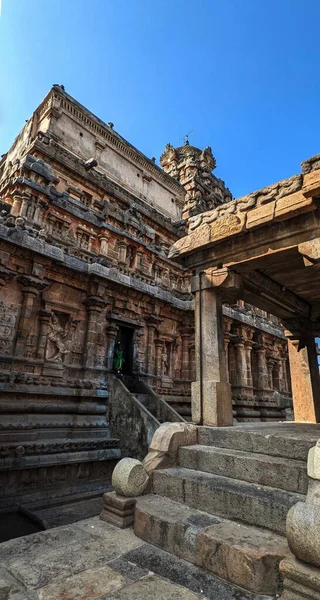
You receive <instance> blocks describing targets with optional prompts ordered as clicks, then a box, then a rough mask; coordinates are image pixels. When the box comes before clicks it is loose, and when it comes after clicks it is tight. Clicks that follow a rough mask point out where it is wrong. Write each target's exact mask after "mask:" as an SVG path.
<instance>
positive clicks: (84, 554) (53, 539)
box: [0, 517, 142, 589]
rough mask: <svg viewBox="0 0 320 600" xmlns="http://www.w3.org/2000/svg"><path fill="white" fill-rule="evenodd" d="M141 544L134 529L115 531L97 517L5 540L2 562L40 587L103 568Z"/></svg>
mask: <svg viewBox="0 0 320 600" xmlns="http://www.w3.org/2000/svg"><path fill="white" fill-rule="evenodd" d="M115 531H117V535H114V532H115ZM111 540H112V543H111ZM141 543H142V542H141V540H139V539H138V538H135V537H133V536H132V532H131V531H130V530H121V529H119V530H115V528H114V527H113V526H112V525H109V524H108V523H105V522H103V521H101V520H100V519H99V517H94V518H92V519H88V520H85V521H80V522H78V523H76V524H73V525H69V526H66V527H58V528H56V529H52V530H49V531H44V532H41V533H36V534H33V535H29V536H26V537H22V538H18V539H16V540H10V541H8V542H4V543H3V544H1V545H0V561H1V564H3V565H4V566H5V567H6V568H7V569H8V570H9V571H10V572H11V573H15V577H16V578H17V579H18V580H19V581H20V582H21V583H22V584H23V585H25V586H26V587H29V588H32V589H38V588H41V587H44V586H45V585H49V584H50V583H51V582H53V581H54V580H55V579H60V580H61V579H64V578H67V577H71V576H72V575H75V574H77V573H79V572H81V571H85V570H87V569H91V568H97V567H100V566H102V565H104V564H105V563H106V562H107V561H110V560H114V559H115V558H117V557H119V556H120V555H121V554H122V553H123V552H127V551H128V550H129V548H130V547H131V548H136V547H137V546H140V545H141Z"/></svg>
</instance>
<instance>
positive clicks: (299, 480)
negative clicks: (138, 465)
mask: <svg viewBox="0 0 320 600" xmlns="http://www.w3.org/2000/svg"><path fill="white" fill-rule="evenodd" d="M284 427H285V430H284V431H285V435H281V428H280V429H279V432H280V433H279V434H278V435H273V434H272V433H269V430H270V426H269V429H268V427H266V426H263V425H262V426H261V427H260V428H259V427H256V428H250V427H233V428H232V427H230V428H209V427H201V428H199V432H198V444H197V445H194V446H185V447H181V448H180V449H179V464H178V466H177V467H174V468H168V469H162V470H157V471H154V472H153V481H152V491H153V493H152V494H149V495H147V496H143V497H141V498H139V499H138V501H137V506H136V515H135V533H136V535H138V536H139V537H140V538H142V539H143V540H145V541H147V542H149V543H151V544H153V545H155V546H157V547H159V548H161V549H162V550H165V551H167V552H170V553H171V554H173V555H175V556H176V557H179V558H182V559H185V560H187V561H189V562H191V563H193V564H194V565H197V566H198V567H202V568H203V569H206V570H207V571H209V572H210V573H211V574H212V575H213V576H215V577H217V578H221V579H224V580H226V581H228V582H230V583H232V584H233V586H234V590H235V595H234V596H232V599H233V598H241V599H242V598H245V599H247V598H250V599H252V598H257V599H258V598H259V599H262V598H275V597H277V596H276V595H277V594H279V593H280V591H281V581H280V576H279V562H280V560H281V559H282V558H283V557H284V556H286V555H288V554H290V551H289V548H288V546H287V541H286V538H285V525H286V515H287V512H288V510H289V509H290V507H291V506H293V505H294V504H296V503H297V502H299V501H304V500H305V494H306V492H307V471H306V460H307V454H308V450H309V448H310V447H311V446H312V445H313V444H314V440H313V439H311V438H310V437H309V439H308V438H307V437H303V436H302V438H301V437H300V436H297V435H295V433H294V431H293V430H292V431H293V433H292V434H291V433H290V430H289V429H288V428H289V427H290V425H285V426H284ZM282 429H283V428H282ZM237 594H238V595H237ZM230 598H231V597H230Z"/></svg>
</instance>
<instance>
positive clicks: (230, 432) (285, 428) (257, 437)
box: [198, 423, 320, 461]
mask: <svg viewBox="0 0 320 600" xmlns="http://www.w3.org/2000/svg"><path fill="white" fill-rule="evenodd" d="M235 432H236V435H235ZM319 438H320V424H319V423H317V424H311V423H273V424H268V423H259V424H256V423H254V424H251V423H248V424H246V425H244V424H241V425H240V426H236V427H221V428H218V427H199V431H198V443H199V444H203V445H205V446H219V447H220V448H232V449H234V450H244V451H246V452H256V453H260V454H269V455H270V456H280V457H283V458H287V457H288V456H289V457H290V458H291V459H297V460H304V461H307V458H308V452H309V450H310V448H311V447H312V446H314V445H315V444H316V443H317V441H318V440H319Z"/></svg>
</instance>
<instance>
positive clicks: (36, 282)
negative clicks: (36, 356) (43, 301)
mask: <svg viewBox="0 0 320 600" xmlns="http://www.w3.org/2000/svg"><path fill="white" fill-rule="evenodd" d="M18 281H19V283H20V285H21V286H22V304H21V311H20V317H19V322H18V332H17V338H16V347H15V355H16V356H24V353H25V347H26V342H27V337H28V333H29V330H30V320H31V318H32V315H33V312H34V301H35V299H36V297H37V296H38V294H39V293H40V292H42V291H43V290H44V289H45V288H46V287H47V285H48V283H47V282H44V281H41V280H40V279H36V278H35V277H30V276H28V275H22V276H21V277H19V279H18Z"/></svg>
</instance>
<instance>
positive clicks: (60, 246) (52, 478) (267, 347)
mask: <svg viewBox="0 0 320 600" xmlns="http://www.w3.org/2000/svg"><path fill="white" fill-rule="evenodd" d="M58 96H59V97H60V96H61V98H60V100H59V102H57V97H58ZM66 102H67V101H66V95H65V94H64V92H62V91H59V90H58V89H57V88H56V87H54V89H53V90H52V92H51V93H49V95H48V96H47V98H46V100H45V102H44V103H43V104H42V105H41V106H40V107H39V108H38V109H37V111H36V112H35V113H34V115H33V117H32V118H31V119H30V121H28V123H27V125H26V126H25V128H24V129H23V131H22V132H21V134H20V135H19V136H18V138H17V139H16V141H15V143H14V144H13V146H12V148H11V149H10V151H9V152H8V154H7V155H5V156H4V157H3V158H2V160H1V162H0V194H1V199H0V315H1V319H0V391H1V395H0V412H1V419H0V481H1V483H2V486H1V490H2V492H1V494H2V495H1V497H0V506H5V505H10V504H12V502H18V503H19V502H27V501H28V502H29V501H31V500H36V501H40V500H41V499H44V498H53V499H54V498H56V497H60V496H61V497H62V496H66V495H71V494H78V495H81V494H87V493H89V492H93V491H95V490H96V491H97V490H98V491H99V490H100V489H105V488H106V485H107V484H108V482H109V473H110V472H111V470H112V467H113V465H114V461H115V460H116V459H117V458H118V457H119V444H118V441H117V440H114V439H111V438H110V432H109V428H108V410H109V407H108V404H109V392H108V373H109V372H110V371H111V370H112V364H113V354H114V347H115V343H116V340H117V339H118V337H119V335H120V334H121V332H122V334H123V335H124V332H125V333H126V335H127V338H128V339H130V340H131V341H130V344H131V347H130V351H131V352H132V356H131V358H132V361H131V362H132V364H131V367H130V368H131V372H132V373H133V374H138V375H139V376H140V377H142V378H144V379H145V381H146V382H147V383H148V384H149V385H151V386H152V387H153V388H154V390H155V391H156V392H157V393H158V394H159V395H163V396H166V397H167V398H169V397H175V398H176V399H177V398H179V397H181V398H182V399H183V402H184V403H185V400H186V398H188V397H189V396H190V383H191V381H192V380H194V379H195V345H194V317H193V298H192V295H191V293H190V273H189V272H188V271H187V270H186V269H184V268H182V267H181V266H179V265H177V264H176V263H174V262H173V261H171V260H170V259H169V258H168V250H169V248H170V246H171V245H172V244H173V243H174V242H176V241H177V240H178V239H179V238H181V237H182V236H183V235H184V234H185V231H184V229H183V225H182V228H181V222H179V219H181V216H182V215H181V210H180V208H179V206H180V204H179V202H180V201H181V197H182V196H181V193H182V194H184V192H181V190H183V188H182V187H181V185H179V184H178V183H177V182H175V181H174V180H173V179H172V176H174V177H176V176H177V174H175V171H174V167H173V162H172V161H171V159H172V160H173V158H172V156H173V151H171V148H167V149H166V153H165V154H166V155H167V158H166V160H167V162H166V167H165V170H166V171H167V173H169V174H166V173H165V172H164V171H161V170H160V169H159V168H158V167H157V168H155V167H154V166H153V164H151V163H150V161H148V159H146V157H143V155H141V153H140V152H139V151H137V150H135V149H134V148H133V147H132V146H131V145H130V144H128V145H127V147H125V143H126V142H125V140H123V138H121V140H120V141H119V140H118V141H119V144H120V146H119V152H120V151H121V152H122V154H123V156H125V155H126V152H127V153H128V155H127V159H128V160H129V158H130V160H133V161H136V162H135V163H134V164H137V165H140V167H141V168H142V167H143V173H144V176H145V177H147V175H148V177H149V183H148V185H149V186H150V185H152V181H151V180H152V177H154V181H155V185H157V189H158V190H159V193H160V195H161V189H162V188H161V186H163V190H164V191H163V197H162V201H163V202H165V199H166V198H167V195H168V190H171V192H170V193H172V194H173V199H174V198H175V201H176V208H175V213H174V214H177V219H176V220H175V222H172V220H171V218H169V216H168V214H170V213H171V214H172V211H169V210H167V211H165V210H164V211H162V210H160V209H156V208H155V207H154V206H152V203H151V200H150V202H149V203H148V194H147V193H146V194H145V195H141V194H139V193H138V192H137V193H135V194H134V193H132V191H130V190H129V187H130V186H129V187H128V185H127V184H126V181H125V173H124V174H123V178H124V182H123V185H120V184H119V181H118V179H116V178H114V177H112V176H111V174H109V175H108V174H107V169H106V166H105V163H104V164H103V168H102V167H101V168H100V165H99V144H101V143H102V142H101V139H102V138H103V137H104V133H105V135H106V138H105V139H107V138H108V140H109V137H110V140H111V141H110V140H109V141H110V144H111V142H112V144H116V143H118V142H117V134H116V133H113V132H110V131H109V129H108V128H107V126H105V127H106V129H104V125H103V124H102V122H100V121H99V127H98V124H97V122H96V121H94V119H96V117H94V118H93V116H92V115H91V113H90V114H89V113H88V111H87V112H86V109H83V107H81V105H78V103H76V101H74V110H75V111H76V113H75V119H76V121H77V124H76V125H74V131H72V132H71V133H72V135H73V136H76V135H77V136H79V137H81V135H80V134H82V136H86V135H89V133H90V135H92V131H93V129H94V125H95V126H96V127H98V129H97V132H96V145H97V151H96V159H95V162H92V161H91V162H90V160H88V159H89V157H88V156H87V155H86V154H85V152H83V153H82V154H81V152H80V150H79V152H78V150H77V147H78V146H75V148H74V152H71V151H70V150H69V149H68V147H67V146H68V144H66V143H64V140H63V139H62V137H61V139H60V138H59V136H58V135H57V132H58V129H57V127H56V123H57V120H59V119H60V118H62V115H64V114H65V113H67V114H68V115H69V116H68V118H71V117H70V115H71V114H72V110H73V104H72V102H73V101H72V99H71V100H70V97H68V102H67V104H68V106H67V105H66ZM81 111H82V112H81ZM81 115H82V116H81ZM90 115H91V116H90ZM87 120H88V122H87ZM97 121H98V120H97ZM69 125H70V124H69ZM71 133H70V131H69V134H68V135H71ZM108 136H109V137H108ZM70 139H71V138H70ZM79 143H80V142H79ZM108 143H109V142H108ZM77 152H78V154H77ZM174 152H175V155H174V156H175V157H176V158H174V161H175V163H176V168H177V170H178V174H179V177H178V179H179V181H180V182H181V184H183V185H184V187H185V189H186V190H187V195H188V193H189V194H194V197H196V194H197V193H198V192H199V193H201V194H202V196H201V202H200V200H199V202H198V200H197V201H196V203H195V204H194V206H193V208H190V203H189V201H190V198H189V200H188V197H187V200H186V205H185V206H186V211H187V212H188V213H189V214H191V212H190V211H192V210H197V206H198V208H199V207H200V208H201V206H203V203H204V204H205V206H206V207H207V208H208V207H212V203H213V205H216V203H223V202H225V201H226V200H227V199H230V197H231V196H230V193H229V191H228V190H227V189H226V188H225V187H224V185H223V182H221V180H218V179H216V178H215V177H214V176H213V175H212V173H211V170H212V168H213V167H214V159H213V157H212V154H211V152H210V150H209V149H206V150H205V151H203V152H201V151H198V150H197V149H193V148H192V147H191V146H189V147H183V149H177V150H175V151H174ZM129 155H130V156H129ZM168 157H169V158H168ZM104 160H105V159H104ZM161 160H162V163H163V161H164V160H165V159H164V158H163V157H162V159H161ZM170 161H171V162H170ZM88 163H89V164H88ZM92 164H93V165H96V166H97V168H94V166H92ZM163 164H164V163H163ZM90 165H91V166H90ZM170 165H171V166H170ZM140 167H139V168H140ZM110 168H111V167H110ZM172 169H173V170H172ZM110 173H111V171H110ZM130 173H131V171H130ZM199 178H200V179H201V182H199V181H200V180H199ZM131 187H132V186H131ZM210 190H211V191H210ZM150 198H151V196H150ZM197 198H198V196H197ZM199 198H200V197H199ZM166 201H167V200H166ZM170 201H171V200H170ZM197 203H198V204H197ZM177 207H178V208H177ZM160 208H161V207H160ZM179 211H180V212H179ZM192 214H195V213H194V212H192ZM224 310H225V318H226V330H225V336H226V338H225V344H226V346H225V347H226V350H227V351H228V355H229V358H228V368H229V369H230V381H231V383H232V384H233V388H234V410H235V416H236V418H237V419H239V420H241V419H242V420H247V419H252V418H262V419H264V418H271V419H274V418H285V406H286V403H287V404H288V403H289V400H288V398H289V397H290V389H289V377H288V375H287V358H286V344H285V341H284V339H283V334H282V330H281V328H280V327H279V325H278V324H277V323H274V322H271V321H270V317H269V316H268V315H260V316H259V314H258V313H257V312H254V311H251V313H250V311H249V309H247V308H246V307H241V306H237V307H225V309H224ZM127 365H128V362H127ZM239 365H240V366H241V368H240V367H239ZM283 398H286V400H283Z"/></svg>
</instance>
